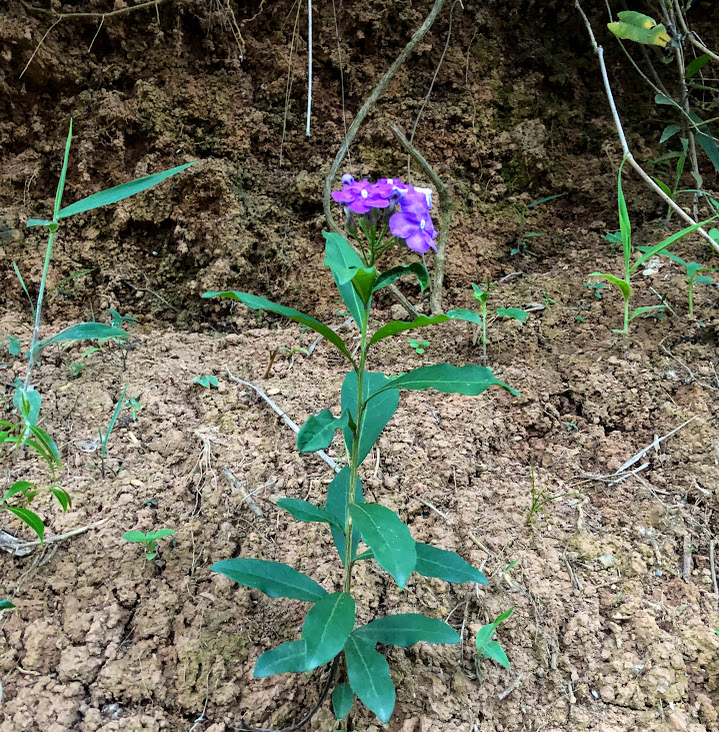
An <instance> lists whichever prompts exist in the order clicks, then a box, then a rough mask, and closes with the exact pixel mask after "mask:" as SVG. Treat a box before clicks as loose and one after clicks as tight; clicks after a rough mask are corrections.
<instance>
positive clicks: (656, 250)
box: [629, 216, 716, 272]
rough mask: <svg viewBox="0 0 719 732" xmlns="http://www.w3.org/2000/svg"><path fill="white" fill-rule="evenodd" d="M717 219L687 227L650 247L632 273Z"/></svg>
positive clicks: (634, 265)
mask: <svg viewBox="0 0 719 732" xmlns="http://www.w3.org/2000/svg"><path fill="white" fill-rule="evenodd" d="M715 218H716V216H713V217H712V218H711V219H707V220H706V221H701V222H699V223H698V224H694V225H692V226H687V227H686V228H684V229H682V230H681V231H678V232H677V233H676V234H672V235H671V236H668V237H667V238H666V239H664V241H661V242H659V244H655V245H654V246H653V247H649V249H647V251H646V252H644V254H642V256H641V257H639V259H637V261H636V262H634V264H633V265H632V267H631V269H630V270H629V271H630V272H636V271H637V269H638V268H639V267H641V266H642V265H643V264H644V262H646V261H647V259H650V258H651V257H653V256H655V255H656V254H660V253H661V252H663V251H664V250H665V249H668V248H669V247H670V246H671V245H672V244H674V242H675V241H678V240H679V239H681V238H682V237H685V236H686V235H687V234H691V233H692V232H693V231H696V230H697V229H699V228H700V227H702V226H706V224H708V223H709V222H710V221H713V220H714V219H715Z"/></svg>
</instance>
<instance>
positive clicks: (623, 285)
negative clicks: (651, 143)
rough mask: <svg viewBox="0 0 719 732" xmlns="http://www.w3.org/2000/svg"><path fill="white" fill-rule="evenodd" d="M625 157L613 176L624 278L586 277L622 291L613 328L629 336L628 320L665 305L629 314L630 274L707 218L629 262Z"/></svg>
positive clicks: (596, 275) (610, 275) (702, 224)
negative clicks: (619, 323)
mask: <svg viewBox="0 0 719 732" xmlns="http://www.w3.org/2000/svg"><path fill="white" fill-rule="evenodd" d="M625 160H626V158H625V159H624V160H622V164H621V165H620V166H619V175H618V179H617V193H618V205H619V227H620V234H621V239H622V248H623V251H624V278H623V279H622V278H621V277H616V276H615V275H612V274H606V273H603V272H592V273H591V274H590V275H589V276H590V277H601V278H603V279H605V280H607V282H610V283H611V284H613V285H616V286H617V287H618V288H619V290H620V292H621V293H622V297H623V298H624V327H623V328H622V329H621V330H615V331H614V332H615V333H619V334H621V335H624V336H626V335H629V323H631V322H632V320H634V318H637V317H639V316H640V315H646V314H647V313H653V312H656V311H657V310H663V309H664V308H665V307H666V306H665V305H664V304H661V305H649V306H646V307H640V308H636V309H635V310H634V311H633V312H632V313H631V314H630V313H629V300H630V298H631V296H632V285H631V277H632V275H633V274H634V273H635V272H636V271H637V270H638V269H639V267H641V265H643V264H644V262H646V261H647V260H648V259H650V258H651V257H653V256H655V255H657V254H661V253H662V252H663V251H664V250H665V249H668V248H669V247H670V246H671V245H672V244H674V242H676V241H678V240H679V239H681V238H682V237H684V236H686V235H687V234H691V233H692V232H693V231H696V230H697V229H698V228H700V227H701V226H704V225H705V224H707V223H708V222H707V221H702V222H700V223H698V224H693V225H692V226H687V227H686V228H685V229H682V230H681V231H679V232H677V233H676V234H672V235H671V236H669V237H667V238H666V239H664V240H663V241H661V242H660V243H659V244H655V245H654V246H653V247H648V248H646V250H645V251H644V253H643V254H642V255H641V256H640V257H639V259H637V260H636V261H635V262H634V264H632V227H631V223H630V221H629V212H628V210H627V202H626V199H625V198H624V191H623V190H622V168H623V167H624V162H625ZM714 218H716V216H713V217H712V219H709V221H711V220H713V219H714Z"/></svg>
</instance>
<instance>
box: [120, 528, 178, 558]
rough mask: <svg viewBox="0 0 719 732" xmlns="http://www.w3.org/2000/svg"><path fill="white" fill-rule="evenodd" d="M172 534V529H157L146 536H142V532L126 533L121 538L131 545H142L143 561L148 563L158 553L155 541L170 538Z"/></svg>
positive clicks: (173, 531)
mask: <svg viewBox="0 0 719 732" xmlns="http://www.w3.org/2000/svg"><path fill="white" fill-rule="evenodd" d="M174 533H175V530H174V529H158V530H157V531H148V532H147V533H146V534H143V533H142V531H128V532H127V533H126V534H123V535H122V538H123V539H124V540H125V541H129V542H131V543H133V544H144V545H145V559H147V560H148V562H149V561H152V560H153V559H154V558H155V557H156V556H157V555H158V554H159V553H160V552H159V550H158V549H157V540H158V539H164V538H165V537H166V536H172V535H173V534H174Z"/></svg>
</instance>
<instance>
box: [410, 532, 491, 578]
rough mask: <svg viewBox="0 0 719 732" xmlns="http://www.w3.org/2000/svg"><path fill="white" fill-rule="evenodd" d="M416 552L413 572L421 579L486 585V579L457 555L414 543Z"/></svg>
mask: <svg viewBox="0 0 719 732" xmlns="http://www.w3.org/2000/svg"><path fill="white" fill-rule="evenodd" d="M416 551H417V565H416V566H415V568H414V571H415V572H418V573H419V574H421V575H422V576H423V577H437V578H438V579H442V580H444V581H445V582H455V583H461V582H476V583H477V584H479V585H486V584H488V582H487V578H486V577H485V576H484V575H483V574H482V573H481V572H480V571H479V570H478V569H475V568H474V567H473V566H472V565H471V564H469V563H467V562H466V561H465V560H464V559H462V557H460V556H459V554H455V553H454V552H450V551H447V550H446V549H438V548H437V547H434V546H430V545H429V544H422V543H421V542H417V543H416Z"/></svg>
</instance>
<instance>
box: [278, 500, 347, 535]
mask: <svg viewBox="0 0 719 732" xmlns="http://www.w3.org/2000/svg"><path fill="white" fill-rule="evenodd" d="M277 505H278V506H279V507H280V508H284V509H285V511H287V512H289V514H290V515H291V516H292V517H293V518H296V519H297V520H298V521H304V522H305V523H312V522H316V523H322V524H330V526H334V527H335V528H336V529H338V530H339V531H343V528H342V524H341V523H340V522H339V521H338V520H337V519H336V518H335V517H334V516H333V515H332V514H331V513H328V512H327V511H325V510H324V509H323V508H318V507H317V506H313V505H312V504H311V503H308V502H307V501H302V500H300V499H299V498H280V500H279V501H277Z"/></svg>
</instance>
